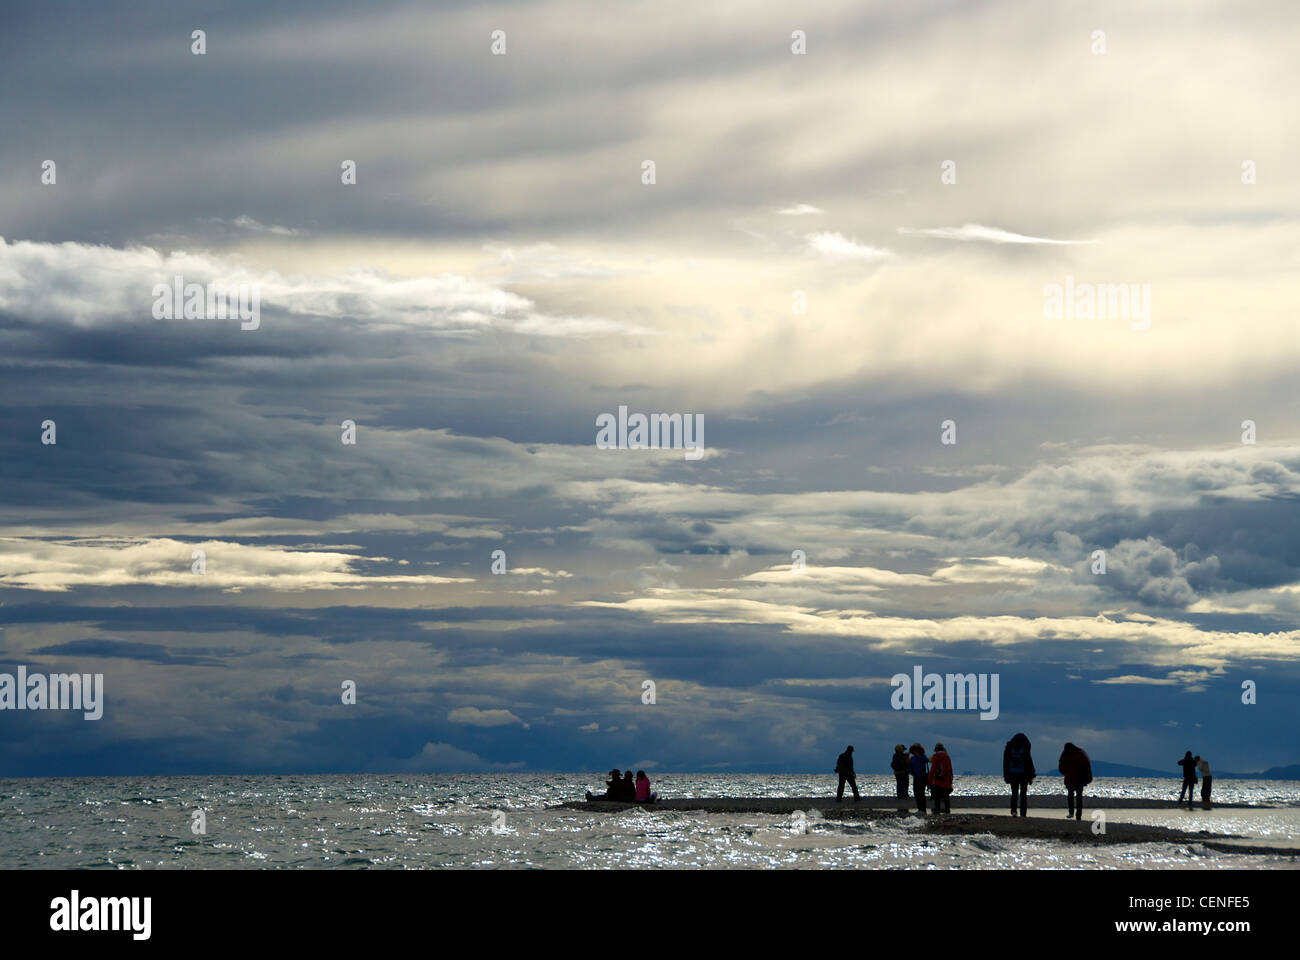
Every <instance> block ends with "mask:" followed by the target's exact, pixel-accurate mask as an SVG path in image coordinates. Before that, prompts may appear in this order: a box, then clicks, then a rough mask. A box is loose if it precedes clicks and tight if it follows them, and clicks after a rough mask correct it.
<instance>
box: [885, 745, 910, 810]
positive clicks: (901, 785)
mask: <svg viewBox="0 0 1300 960" xmlns="http://www.w3.org/2000/svg"><path fill="white" fill-rule="evenodd" d="M889 769H891V770H893V771H894V786H895V787H897V789H898V799H900V800H906V799H907V776H908V773H909V772H910V770H911V767H910V766H909V764H908V762H907V751H906V750H904V749H903V745H902V744H901V743H896V744H894V756H893V757H892V758H890V761H889Z"/></svg>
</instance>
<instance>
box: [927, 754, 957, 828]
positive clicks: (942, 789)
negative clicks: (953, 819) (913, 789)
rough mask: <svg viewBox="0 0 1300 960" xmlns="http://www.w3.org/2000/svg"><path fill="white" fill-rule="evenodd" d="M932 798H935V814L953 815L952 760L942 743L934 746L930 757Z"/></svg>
mask: <svg viewBox="0 0 1300 960" xmlns="http://www.w3.org/2000/svg"><path fill="white" fill-rule="evenodd" d="M930 796H932V797H933V798H934V812H935V813H952V803H951V801H950V800H949V798H950V797H951V796H952V760H950V759H949V757H948V751H947V750H945V749H944V748H943V744H942V743H936V744H935V745H934V754H933V755H932V756H931V757H930Z"/></svg>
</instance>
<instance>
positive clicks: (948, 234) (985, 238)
mask: <svg viewBox="0 0 1300 960" xmlns="http://www.w3.org/2000/svg"><path fill="white" fill-rule="evenodd" d="M898 232H899V233H908V234H913V235H916V236H922V237H938V238H940V239H942V240H964V241H972V240H978V241H982V242H984V243H1045V244H1060V245H1067V246H1069V245H1074V244H1082V243H1095V242H1096V241H1094V240H1051V239H1048V238H1047V237H1030V236H1026V235H1025V234H1023V233H1012V232H1011V231H1010V230H1003V229H1002V228H1001V227H985V226H981V225H980V224H978V223H968V224H965V225H964V226H960V227H927V228H924V229H912V228H909V227H899V228H898Z"/></svg>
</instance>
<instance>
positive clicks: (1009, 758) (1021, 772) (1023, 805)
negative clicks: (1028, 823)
mask: <svg viewBox="0 0 1300 960" xmlns="http://www.w3.org/2000/svg"><path fill="white" fill-rule="evenodd" d="M1036 776H1038V772H1037V771H1036V770H1034V758H1033V755H1032V754H1031V753H1030V744H1029V738H1028V737H1026V736H1025V735H1024V734H1023V733H1017V734H1016V735H1015V736H1014V737H1012V738H1011V739H1010V740H1008V741H1007V745H1006V746H1005V747H1004V748H1003V750H1002V779H1003V780H1004V781H1006V782H1007V783H1009V784H1010V785H1011V815H1012V816H1013V817H1014V816H1015V815H1016V803H1017V800H1018V801H1019V804H1020V815H1021V816H1022V817H1023V816H1024V815H1025V811H1026V809H1027V808H1028V807H1029V785H1030V784H1031V783H1033V782H1034V777H1036Z"/></svg>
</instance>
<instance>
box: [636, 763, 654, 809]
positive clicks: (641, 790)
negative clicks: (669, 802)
mask: <svg viewBox="0 0 1300 960" xmlns="http://www.w3.org/2000/svg"><path fill="white" fill-rule="evenodd" d="M658 799H659V795H658V794H656V793H654V792H652V791H651V790H650V778H649V777H647V776H646V775H645V771H644V770H638V771H637V772H636V802H637V803H654V801H656V800H658Z"/></svg>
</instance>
